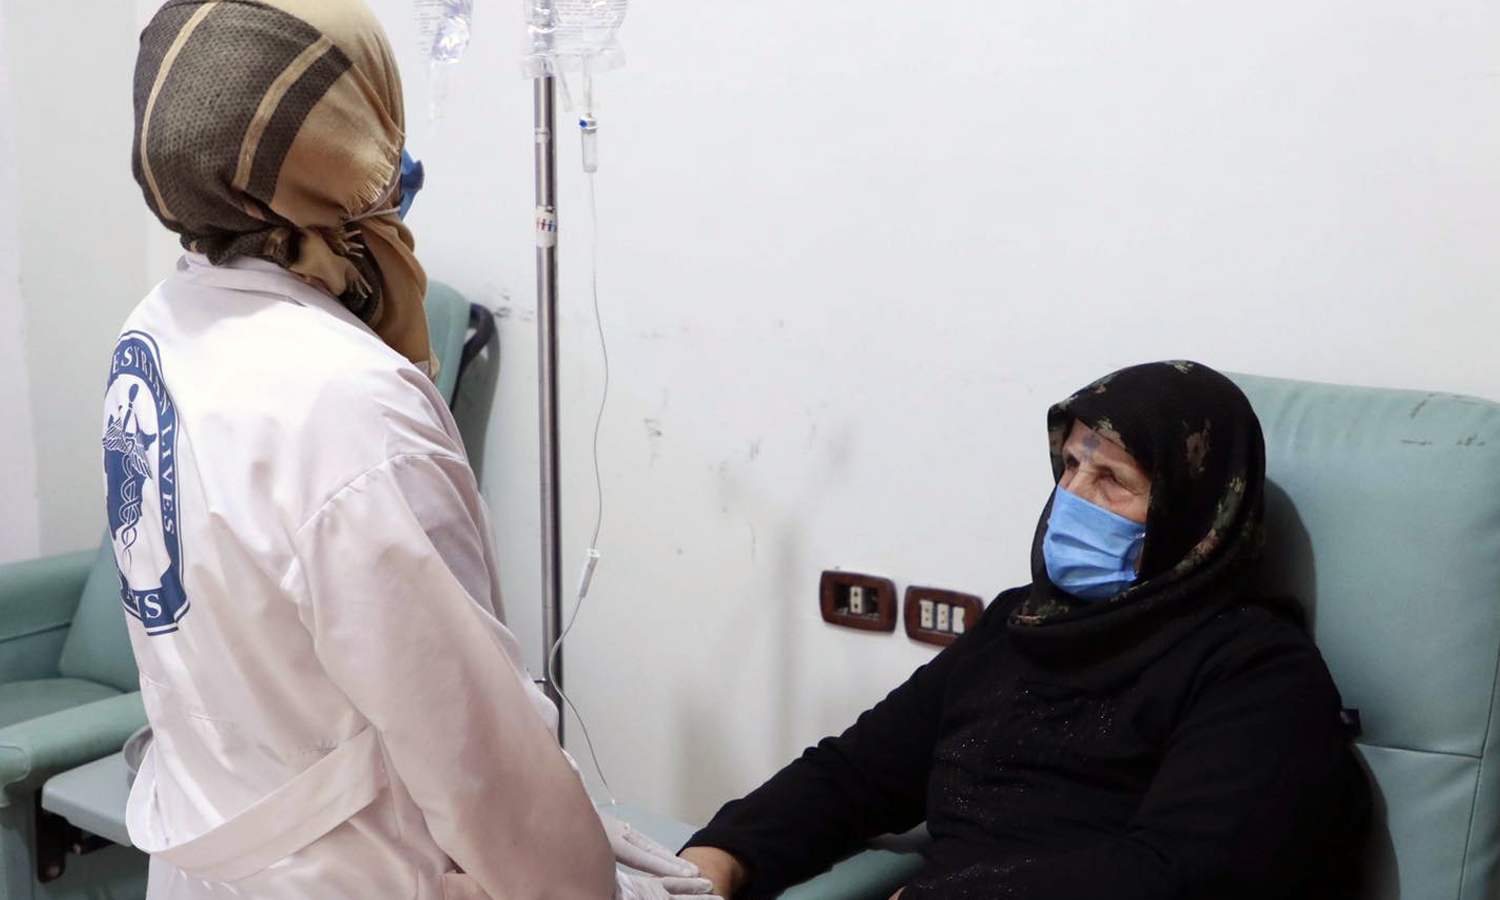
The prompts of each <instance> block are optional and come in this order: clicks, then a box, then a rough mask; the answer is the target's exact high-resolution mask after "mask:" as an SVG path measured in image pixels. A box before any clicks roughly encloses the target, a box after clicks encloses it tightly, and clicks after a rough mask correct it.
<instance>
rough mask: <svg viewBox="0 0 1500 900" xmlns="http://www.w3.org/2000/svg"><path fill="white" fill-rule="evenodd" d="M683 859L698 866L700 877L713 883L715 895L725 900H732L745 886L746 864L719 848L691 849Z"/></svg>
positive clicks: (683, 853)
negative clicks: (736, 892)
mask: <svg viewBox="0 0 1500 900" xmlns="http://www.w3.org/2000/svg"><path fill="white" fill-rule="evenodd" d="M682 858H683V859H685V860H687V861H688V862H690V863H692V864H693V865H695V866H697V867H698V873H699V875H700V876H701V877H703V878H707V879H708V880H709V881H711V882H713V885H714V893H715V894H716V895H718V896H720V897H723V898H724V900H731V898H733V897H734V893H735V891H738V890H739V889H740V888H741V887H743V886H744V884H745V874H746V873H745V866H744V864H743V863H741V862H740V861H739V860H738V859H736V858H735V856H734V855H733V854H730V853H726V852H724V851H723V850H720V849H719V848H718V847H689V848H687V849H686V850H684V851H682Z"/></svg>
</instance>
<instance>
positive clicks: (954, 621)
mask: <svg viewBox="0 0 1500 900" xmlns="http://www.w3.org/2000/svg"><path fill="white" fill-rule="evenodd" d="M905 606H906V616H905V619H906V636H907V637H909V638H911V639H912V640H914V641H921V642H922V643H924V644H936V645H938V646H939V647H946V646H948V645H949V644H951V643H953V642H954V641H956V640H958V636H959V635H961V634H963V633H964V632H965V631H967V630H968V629H970V628H972V627H974V623H975V622H977V621H979V616H980V614H981V613H983V612H984V601H983V600H981V599H979V598H978V597H976V596H974V595H973V594H961V593H959V592H958V591H948V590H944V589H942V588H934V587H916V586H912V587H908V588H907V589H906V603H905Z"/></svg>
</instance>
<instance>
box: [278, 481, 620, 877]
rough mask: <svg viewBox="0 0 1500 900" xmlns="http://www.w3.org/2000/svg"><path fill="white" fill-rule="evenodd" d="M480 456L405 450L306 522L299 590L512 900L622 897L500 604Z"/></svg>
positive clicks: (473, 857) (439, 804)
mask: <svg viewBox="0 0 1500 900" xmlns="http://www.w3.org/2000/svg"><path fill="white" fill-rule="evenodd" d="M487 533H488V532H487V529H486V528H485V525H484V518H483V507H482V505H481V504H480V502H479V500H478V491H477V486H476V485H475V484H474V480H473V474H472V472H471V471H470V469H469V467H468V465H467V463H465V462H464V461H463V460H462V459H460V458H458V457H451V458H450V457H445V456H439V455H412V456H398V457H396V458H393V459H390V460H388V461H387V462H385V463H384V464H382V465H380V466H378V467H376V468H374V469H372V470H370V471H369V472H366V473H365V474H364V475H362V476H360V477H359V478H357V479H355V480H354V481H353V482H351V483H350V484H348V485H347V486H346V487H345V488H343V489H342V490H341V491H339V492H338V493H337V494H336V495H335V496H334V497H333V498H332V499H331V500H329V501H328V502H327V503H326V504H325V505H324V506H323V507H322V509H321V510H319V511H318V512H317V513H316V515H314V516H313V517H312V519H311V520H310V521H309V522H308V523H307V524H306V525H305V526H303V527H302V528H301V529H300V530H299V532H298V534H297V539H296V561H295V562H294V563H293V566H292V569H291V571H289V572H288V575H287V587H288V589H289V590H290V591H291V592H292V593H293V595H294V596H297V597H298V599H299V601H300V602H301V603H302V604H303V605H304V609H303V618H304V621H306V622H308V626H309V628H310V630H311V631H312V633H313V638H314V646H315V649H316V652H317V655H318V659H319V661H320V662H321V664H322V665H323V667H324V668H325V669H326V670H327V672H328V674H329V676H330V677H331V678H332V679H333V681H334V682H335V683H336V684H337V685H338V686H339V688H340V689H341V690H343V691H344V692H345V694H346V695H347V696H348V697H349V699H350V701H351V702H352V703H353V704H354V706H355V707H356V708H358V709H359V711H360V712H361V713H362V714H363V715H364V716H365V717H366V718H367V719H368V720H369V721H370V723H371V724H372V725H373V726H374V727H375V728H376V729H377V730H378V732H379V734H380V738H381V741H382V743H383V745H384V747H385V750H386V753H387V755H388V757H389V759H390V762H391V765H392V766H393V767H394V769H395V774H396V776H397V777H398V778H399V779H400V780H401V782H402V784H403V785H404V786H405V787H406V788H407V790H408V791H409V792H410V793H411V796H412V797H413V799H414V800H415V802H416V803H417V805H418V806H419V807H420V808H421V810H422V813H423V816H424V817H425V819H426V821H427V824H428V827H429V829H430V830H431V832H432V835H433V837H434V839H435V840H436V841H437V843H438V845H439V846H440V847H442V848H443V850H444V852H446V853H447V854H448V855H449V856H450V857H451V858H452V859H453V860H454V862H455V863H457V864H458V866H459V867H460V868H462V869H463V870H464V871H465V872H466V873H468V875H469V876H470V877H471V878H473V879H475V880H476V881H477V882H478V883H479V885H480V886H481V887H482V888H483V889H484V890H485V892H486V893H487V894H488V895H489V896H490V897H494V898H506V900H542V898H547V900H609V898H611V897H612V896H613V895H614V884H615V879H614V872H613V855H612V853H611V852H610V849H609V846H608V843H607V842H606V839H605V836H604V833H603V830H602V828H601V827H600V824H599V818H598V816H597V814H596V813H595V811H594V808H593V805H592V804H591V803H590V801H589V798H588V796H587V794H586V793H585V792H584V789H583V785H582V783H581V782H580V781H579V778H578V776H577V774H576V773H575V772H574V770H573V768H572V767H571V766H570V765H569V764H568V761H567V759H566V758H565V756H564V755H563V752H562V750H561V748H560V747H559V746H558V744H557V740H556V737H555V735H554V734H553V732H552V731H551V730H550V729H549V727H548V725H547V723H546V722H544V721H543V718H542V716H541V715H539V713H538V710H537V709H536V708H535V707H534V706H533V703H532V699H531V697H530V696H529V692H528V690H527V687H528V686H527V685H526V684H525V683H524V681H523V679H524V673H523V671H522V669H521V668H520V664H519V661H518V660H515V659H513V658H512V657H511V655H510V654H509V653H507V650H506V647H505V646H504V643H503V640H502V638H503V637H504V636H505V635H506V634H508V633H507V632H505V631H504V629H503V627H501V626H499V623H497V622H496V621H495V620H494V618H493V616H491V614H490V612H489V610H490V609H493V608H494V607H493V601H492V599H491V598H490V597H489V596H488V594H489V593H490V592H491V591H492V585H493V580H492V578H491V575H490V571H489V565H490V563H489V554H488V552H487V549H486V535H487Z"/></svg>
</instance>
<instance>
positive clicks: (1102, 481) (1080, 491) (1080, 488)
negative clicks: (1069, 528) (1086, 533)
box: [1058, 421, 1151, 524]
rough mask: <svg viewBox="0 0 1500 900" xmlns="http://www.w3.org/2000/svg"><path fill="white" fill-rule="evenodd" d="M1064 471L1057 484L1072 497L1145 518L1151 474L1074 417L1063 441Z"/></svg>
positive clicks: (1119, 513) (1130, 516)
mask: <svg viewBox="0 0 1500 900" xmlns="http://www.w3.org/2000/svg"><path fill="white" fill-rule="evenodd" d="M1062 455H1063V474H1062V478H1061V479H1060V480H1059V481H1058V484H1059V485H1060V486H1061V487H1062V489H1063V490H1065V491H1067V492H1068V493H1070V494H1072V495H1073V496H1075V497H1079V498H1081V499H1084V500H1087V501H1088V502H1090V503H1092V504H1094V505H1095V506H1099V507H1103V508H1104V509H1107V510H1109V511H1110V512H1112V513H1114V514H1115V515H1117V516H1124V517H1125V518H1127V519H1129V520H1131V521H1132V522H1140V523H1142V524H1144V523H1145V521H1146V512H1147V510H1148V509H1149V508H1150V506H1151V476H1150V475H1149V474H1147V473H1146V470H1145V469H1142V468H1141V466H1140V464H1139V463H1137V462H1136V461H1135V457H1133V456H1131V455H1130V454H1129V453H1126V452H1125V450H1124V449H1123V448H1122V447H1120V445H1118V444H1115V443H1112V442H1110V441H1107V440H1105V439H1104V438H1102V437H1100V436H1099V434H1098V433H1097V432H1096V431H1094V429H1092V428H1090V427H1088V426H1087V425H1085V424H1083V423H1082V422H1078V421H1075V422H1074V423H1073V428H1072V430H1071V431H1069V432H1068V439H1067V440H1066V441H1064V442H1063V450H1062Z"/></svg>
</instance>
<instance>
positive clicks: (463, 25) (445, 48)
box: [416, 0, 474, 63]
mask: <svg viewBox="0 0 1500 900" xmlns="http://www.w3.org/2000/svg"><path fill="white" fill-rule="evenodd" d="M416 13H417V41H418V43H419V45H420V46H421V48H422V52H423V53H424V54H425V55H426V56H427V57H428V58H429V59H431V60H432V61H433V62H435V63H452V62H458V60H459V57H461V56H463V55H464V51H465V50H467V49H468V48H469V33H470V30H471V28H472V26H473V21H474V0H416Z"/></svg>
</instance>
